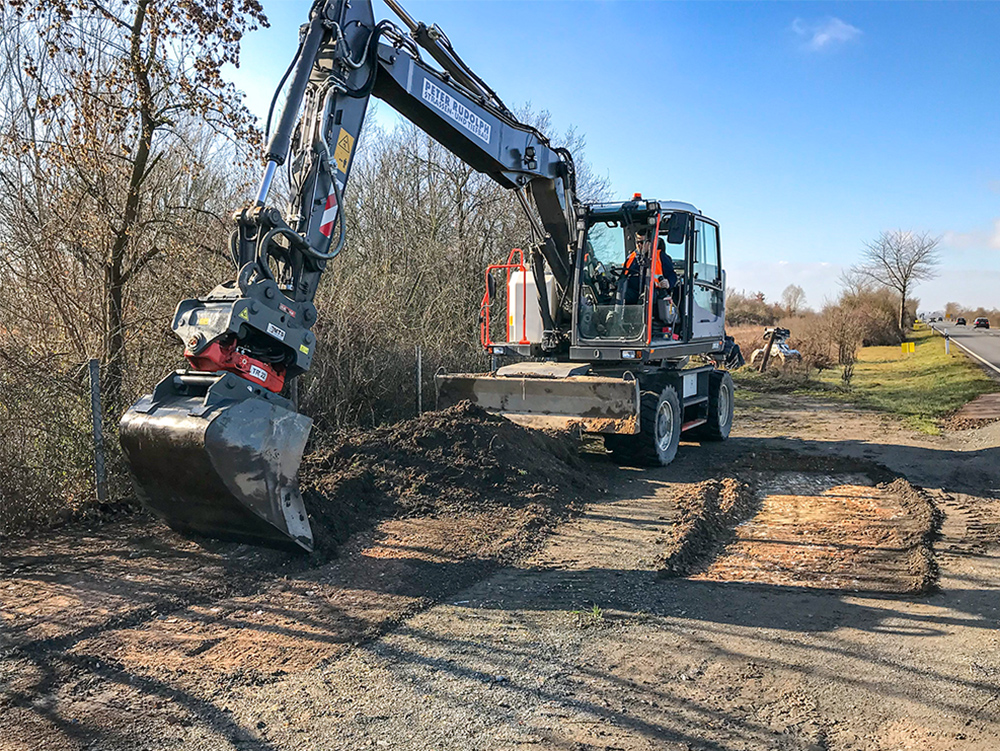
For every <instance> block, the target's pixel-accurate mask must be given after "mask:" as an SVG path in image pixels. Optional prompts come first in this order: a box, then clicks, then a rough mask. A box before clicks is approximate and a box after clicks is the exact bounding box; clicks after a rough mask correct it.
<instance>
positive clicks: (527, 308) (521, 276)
mask: <svg viewBox="0 0 1000 751" xmlns="http://www.w3.org/2000/svg"><path fill="white" fill-rule="evenodd" d="M545 289H546V291H547V292H548V297H549V313H550V314H551V315H552V316H553V317H554V316H555V311H556V302H557V301H556V281H555V278H554V277H553V276H552V274H546V275H545ZM544 330H545V326H544V325H543V324H542V313H541V309H540V308H539V305H538V287H537V285H536V284H535V275H534V274H533V273H532V272H531V270H530V269H529V270H528V272H527V274H525V272H523V271H515V272H513V273H512V274H511V275H510V281H509V282H508V284H507V341H508V342H510V343H511V344H540V343H541V341H542V333H543V331H544Z"/></svg>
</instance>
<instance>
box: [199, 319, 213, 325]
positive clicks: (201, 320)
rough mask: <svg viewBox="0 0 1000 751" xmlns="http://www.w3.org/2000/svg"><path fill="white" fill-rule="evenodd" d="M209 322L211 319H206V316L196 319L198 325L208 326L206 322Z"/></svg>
mask: <svg viewBox="0 0 1000 751" xmlns="http://www.w3.org/2000/svg"><path fill="white" fill-rule="evenodd" d="M211 322H212V321H211V319H208V318H199V319H198V325H199V326H208V324H210V323H211Z"/></svg>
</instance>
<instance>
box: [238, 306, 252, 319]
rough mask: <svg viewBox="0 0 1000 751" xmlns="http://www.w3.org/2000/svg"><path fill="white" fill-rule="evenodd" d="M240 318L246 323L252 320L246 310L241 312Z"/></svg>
mask: <svg viewBox="0 0 1000 751" xmlns="http://www.w3.org/2000/svg"><path fill="white" fill-rule="evenodd" d="M240 318H242V319H243V320H244V321H249V320H250V314H249V313H247V309H246V308H243V310H241V311H240Z"/></svg>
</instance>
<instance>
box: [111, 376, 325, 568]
mask: <svg viewBox="0 0 1000 751" xmlns="http://www.w3.org/2000/svg"><path fill="white" fill-rule="evenodd" d="M311 427H312V420H311V419H309V418H308V417H306V416H304V415H301V414H299V413H297V412H295V411H294V410H293V409H292V408H291V404H290V403H289V402H288V401H287V400H285V399H282V398H281V397H278V396H276V395H273V394H270V393H269V392H267V393H264V392H263V391H262V390H258V389H255V388H254V387H253V386H252V384H249V382H248V381H245V380H243V379H242V378H239V377H238V376H236V375H234V374H232V373H226V374H224V375H221V376H220V375H219V374H208V373H205V374H202V373H183V372H178V373H174V374H172V375H170V376H168V377H167V378H166V379H164V380H163V381H162V382H161V383H160V384H159V385H158V386H157V387H156V389H155V390H154V392H153V393H152V394H147V395H146V396H144V397H142V398H141V399H139V401H137V402H136V403H135V404H134V405H133V406H132V407H131V409H129V410H128V411H127V412H126V413H125V415H124V416H123V417H122V420H121V426H120V440H121V445H122V449H123V450H124V452H125V456H126V458H127V459H128V463H129V465H130V467H131V470H132V474H133V476H134V478H135V481H136V489H137V492H138V495H139V498H140V500H141V501H142V502H143V504H144V505H145V506H146V507H147V508H149V509H150V510H151V511H152V512H153V513H154V514H156V515H157V516H159V517H160V518H161V519H163V520H164V521H165V522H166V523H167V524H168V525H169V526H170V527H171V528H172V529H174V530H176V531H178V532H180V533H182V534H187V533H192V532H194V533H197V534H201V535H205V536H206V537H213V538H217V539H221V540H235V541H239V542H247V543H251V544H254V545H266V546H270V547H278V548H287V549H298V550H305V551H312V549H313V537H312V530H311V529H310V526H309V519H308V516H307V514H306V510H305V506H304V504H303V502H302V495H301V494H300V493H299V489H298V468H299V463H300V462H301V461H302V452H303V451H304V449H305V445H306V439H307V438H308V437H309V430H310V428H311Z"/></svg>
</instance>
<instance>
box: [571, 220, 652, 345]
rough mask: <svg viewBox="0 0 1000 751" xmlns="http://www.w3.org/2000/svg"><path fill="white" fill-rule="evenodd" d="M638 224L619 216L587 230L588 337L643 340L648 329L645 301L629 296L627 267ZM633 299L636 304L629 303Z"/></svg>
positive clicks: (584, 316)
mask: <svg viewBox="0 0 1000 751" xmlns="http://www.w3.org/2000/svg"><path fill="white" fill-rule="evenodd" d="M636 230H637V227H635V226H631V225H627V224H624V223H623V222H622V221H621V220H618V219H609V220H607V221H596V222H594V223H593V224H591V225H590V227H589V228H588V229H587V239H586V243H585V245H584V258H583V268H582V269H581V275H580V284H581V294H580V311H579V322H580V334H581V335H582V336H583V338H585V339H617V340H624V341H633V340H637V339H640V338H641V337H642V336H643V334H644V333H645V330H646V316H645V315H644V310H645V307H644V304H643V301H642V300H639V301H632V300H626V299H625V294H624V293H625V285H624V283H623V282H624V277H625V266H626V262H627V261H628V258H629V256H630V255H631V254H632V252H633V251H634V250H635V240H634V238H635V234H636ZM627 302H633V303H635V304H626V303H627Z"/></svg>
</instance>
